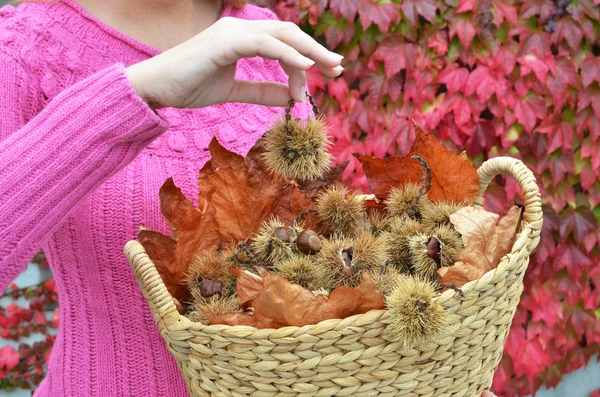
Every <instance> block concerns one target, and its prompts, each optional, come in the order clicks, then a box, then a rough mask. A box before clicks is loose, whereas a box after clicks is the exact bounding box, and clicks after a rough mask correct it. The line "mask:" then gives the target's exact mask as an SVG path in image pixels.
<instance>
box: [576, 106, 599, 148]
mask: <svg viewBox="0 0 600 397" xmlns="http://www.w3.org/2000/svg"><path fill="white" fill-rule="evenodd" d="M575 125H576V126H577V133H578V135H579V136H585V133H584V130H585V128H588V129H589V131H590V136H591V137H592V140H594V141H595V140H597V139H598V138H600V119H598V117H596V115H595V114H594V111H593V109H592V108H591V107H587V108H585V109H583V110H580V111H579V113H577V117H576V118H575Z"/></svg>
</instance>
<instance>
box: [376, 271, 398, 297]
mask: <svg viewBox="0 0 600 397" xmlns="http://www.w3.org/2000/svg"><path fill="white" fill-rule="evenodd" d="M369 275H370V276H371V281H373V284H375V286H376V287H377V289H378V290H379V292H381V295H383V296H389V295H390V294H391V292H392V291H393V290H394V289H395V288H396V285H398V280H399V279H400V277H403V275H402V273H400V272H399V271H398V270H397V269H396V268H394V267H392V266H380V268H379V269H373V270H371V271H370V272H369Z"/></svg>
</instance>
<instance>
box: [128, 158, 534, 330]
mask: <svg viewBox="0 0 600 397" xmlns="http://www.w3.org/2000/svg"><path fill="white" fill-rule="evenodd" d="M513 168H516V169H513ZM477 172H478V176H479V178H480V189H479V194H478V197H477V199H476V200H475V203H474V204H473V205H472V207H474V208H478V207H479V208H483V196H482V194H483V192H484V191H485V190H486V188H487V186H488V184H489V183H490V181H491V180H492V179H493V178H494V177H495V176H496V175H498V174H500V173H504V174H509V175H512V176H514V177H515V178H516V179H517V181H518V182H519V184H520V185H521V188H522V190H523V196H524V201H525V211H523V219H522V220H521V228H520V230H518V231H517V232H516V233H515V239H514V242H513V245H512V247H511V251H510V252H509V253H508V254H506V255H504V256H503V257H502V258H501V260H500V263H499V264H498V266H497V267H496V268H494V269H492V270H489V271H487V272H486V273H485V274H484V275H483V276H482V277H480V278H479V279H475V280H472V281H469V282H468V283H465V284H464V285H463V286H462V287H461V288H460V289H461V291H462V293H463V294H464V295H463V296H462V297H461V295H460V293H459V292H457V291H455V290H452V289H447V290H446V291H444V292H443V293H441V294H440V295H438V296H436V297H434V298H433V301H434V302H440V303H441V304H443V305H444V306H453V305H454V304H457V303H459V302H460V301H462V300H465V299H467V298H466V297H468V296H469V295H470V293H472V292H475V291H476V290H477V289H479V288H478V286H479V284H480V283H484V284H486V283H489V281H490V280H492V279H495V278H497V277H500V276H502V275H503V274H506V273H507V272H508V270H509V268H510V267H511V265H514V263H515V262H516V261H517V260H518V259H519V258H521V257H523V256H527V257H528V256H529V255H530V254H531V251H533V249H534V248H535V247H536V246H537V243H538V242H539V235H540V231H541V226H542V222H543V220H542V211H541V197H540V193H539V188H538V186H537V183H536V180H535V177H534V176H533V173H532V172H531V170H530V169H529V168H527V167H526V166H525V165H524V164H523V163H522V162H521V161H520V160H517V159H514V158H511V157H495V158H492V159H489V160H487V161H486V162H484V163H483V164H482V165H481V166H480V167H479V169H478V170H477ZM525 187H528V188H529V189H528V190H530V191H531V193H532V194H530V197H529V198H526V197H525V195H526V189H525ZM367 196H368V195H367ZM124 250H125V254H126V256H127V259H128V261H129V263H130V265H131V267H132V268H133V270H134V273H135V276H136V279H137V280H138V283H139V285H140V287H141V288H142V290H143V292H144V295H145V296H146V297H147V299H148V301H149V304H150V305H151V306H158V305H153V300H154V299H156V296H153V294H151V293H148V291H146V285H145V283H144V281H145V279H146V278H148V277H144V276H143V275H142V274H141V269H139V268H136V264H137V263H139V262H140V261H144V262H147V263H148V264H150V265H151V267H152V268H153V271H154V273H156V274H158V273H157V271H156V267H155V265H154V263H153V262H152V260H151V259H150V257H149V256H148V254H147V253H146V251H145V249H144V247H143V246H142V244H141V243H140V242H139V241H137V240H130V241H128V242H127V244H126V245H125V249H124ZM158 277H159V278H160V275H158ZM502 278H503V277H502ZM154 284H155V285H154V289H156V288H162V289H164V291H160V295H164V294H165V293H166V296H167V297H168V302H167V303H166V304H165V305H160V307H163V306H167V308H166V310H161V309H160V308H159V307H155V309H154V310H152V312H153V315H154V316H157V317H159V318H163V317H165V316H166V315H169V313H170V312H172V311H173V310H174V315H176V316H174V317H172V318H171V321H165V324H164V325H165V327H166V328H167V329H172V328H180V327H185V328H189V327H193V328H194V329H201V330H205V331H207V332H209V333H215V332H223V331H225V332H227V331H243V330H245V331H247V332H248V333H254V332H256V331H263V332H278V333H281V332H283V333H286V334H287V333H291V332H294V331H297V330H299V329H312V328H315V327H323V326H324V325H329V324H335V325H336V326H337V324H339V323H340V322H342V321H344V322H346V321H352V322H354V321H353V320H355V319H358V318H361V317H364V316H367V317H373V316H377V317H380V316H382V315H385V314H386V312H387V311H388V310H387V309H375V310H370V311H368V312H366V313H362V314H355V315H353V316H349V317H345V318H343V319H327V320H323V321H321V322H319V323H316V324H306V325H303V326H293V325H291V326H285V327H281V328H255V327H252V326H247V325H225V324H211V325H206V324H202V323H200V322H194V321H192V320H190V319H189V318H187V317H186V316H185V315H183V314H180V313H179V312H178V311H177V310H176V309H175V305H174V304H173V302H172V296H171V294H170V293H169V292H168V290H166V287H165V285H164V283H163V282H162V279H160V280H159V281H158V282H155V283H154ZM163 298H164V296H163ZM155 320H156V321H158V318H156V317H155Z"/></svg>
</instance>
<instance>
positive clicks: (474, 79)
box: [465, 65, 507, 103]
mask: <svg viewBox="0 0 600 397" xmlns="http://www.w3.org/2000/svg"><path fill="white" fill-rule="evenodd" d="M506 89H507V87H506V82H502V81H499V80H497V79H496V78H494V77H493V76H492V75H491V73H490V69H489V68H488V67H487V66H481V65H480V66H478V67H477V68H476V69H475V70H474V71H473V72H471V74H470V75H469V78H468V80H467V85H466V86H465V95H473V94H474V93H477V99H479V100H480V101H481V102H482V103H485V102H487V101H488V100H489V99H490V98H491V97H492V95H494V93H495V94H496V96H497V97H498V98H501V97H503V96H504V93H505V92H506Z"/></svg>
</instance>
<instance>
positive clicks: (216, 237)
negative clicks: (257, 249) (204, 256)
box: [159, 178, 221, 271]
mask: <svg viewBox="0 0 600 397" xmlns="http://www.w3.org/2000/svg"><path fill="white" fill-rule="evenodd" d="M211 194H212V193H211V192H208V200H210V196H211ZM159 196H160V207H161V211H162V213H163V216H164V217H165V218H166V219H167V222H168V223H169V227H170V228H171V232H172V234H173V239H174V240H176V241H177V247H176V254H175V257H176V258H177V261H178V262H179V265H178V266H179V269H183V271H185V270H187V266H188V265H189V263H190V261H191V260H192V259H193V257H194V256H195V255H197V254H198V253H199V252H203V251H215V250H216V249H217V247H218V246H219V244H220V243H221V235H220V233H219V229H218V226H217V223H216V221H215V217H214V211H213V209H212V207H211V206H210V203H209V202H208V200H201V201H199V203H201V204H202V205H203V208H202V210H199V209H197V208H195V207H194V205H193V204H192V202H191V201H189V200H188V199H187V198H186V197H185V195H184V194H183V193H182V192H181V189H179V188H178V187H177V186H175V184H174V183H173V178H169V179H167V181H166V182H165V183H164V184H163V186H162V187H161V188H160V192H159Z"/></svg>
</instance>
